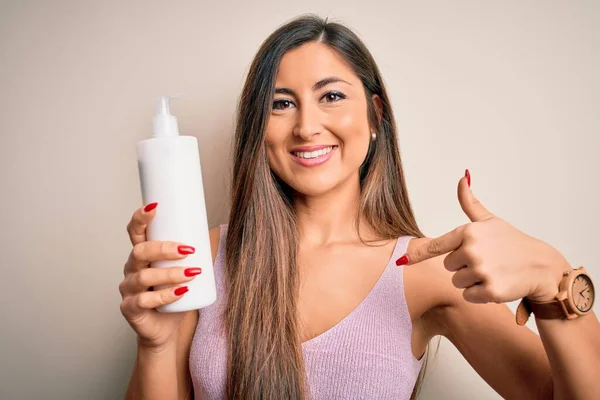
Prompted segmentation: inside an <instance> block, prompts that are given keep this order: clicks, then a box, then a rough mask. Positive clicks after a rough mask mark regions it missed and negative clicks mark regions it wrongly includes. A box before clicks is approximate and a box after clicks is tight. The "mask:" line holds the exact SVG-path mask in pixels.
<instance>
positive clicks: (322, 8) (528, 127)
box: [0, 0, 600, 399]
mask: <svg viewBox="0 0 600 400" xmlns="http://www.w3.org/2000/svg"><path fill="white" fill-rule="evenodd" d="M307 12H312V13H317V14H319V15H321V16H324V17H329V18H330V19H333V20H336V21H339V22H343V23H346V24H347V25H348V26H350V27H351V28H353V29H354V30H355V31H356V32H357V33H358V34H359V36H360V37H361V38H362V39H363V40H364V42H365V43H366V44H367V46H368V47H369V49H370V50H371V52H372V53H373V55H374V57H375V59H376V61H377V62H378V64H379V67H380V69H381V71H382V73H383V77H384V79H385V83H386V84H387V87H388V90H389V93H390V95H391V99H392V104H393V107H394V112H395V115H396V118H397V123H398V127H399V140H400V148H401V152H402V158H403V162H404V168H405V173H406V177H407V180H408V188H409V192H410V195H411V200H412V203H413V205H414V209H415V212H416V214H417V220H418V222H419V223H420V225H421V227H422V229H423V230H424V232H425V233H426V235H427V236H432V237H433V236H438V235H441V234H443V233H445V232H447V231H449V230H451V229H453V228H455V227H456V226H458V225H461V224H463V223H466V222H467V217H466V216H465V215H464V214H463V213H462V211H461V209H460V207H459V204H458V200H457V197H456V185H457V182H458V180H459V179H460V178H461V176H462V175H463V174H464V170H465V168H469V169H470V171H471V173H472V178H473V185H472V186H473V190H474V192H475V194H476V195H477V196H478V197H479V198H480V200H481V201H482V202H483V204H485V205H486V206H487V207H488V208H489V209H490V210H491V211H492V212H494V213H496V214H497V215H498V216H500V217H502V218H504V219H506V220H508V221H509V222H511V223H512V224H514V225H515V226H516V227H518V228H519V229H521V230H523V231H525V232H526V233H528V234H531V235H533V236H536V237H539V238H541V239H543V240H545V241H547V242H549V243H551V244H552V245H554V246H555V247H557V248H558V249H560V251H561V252H563V254H564V255H565V256H566V257H567V259H568V260H569V261H570V262H571V263H572V265H573V266H579V265H584V266H586V267H587V269H588V271H590V272H591V274H592V276H593V277H595V278H596V281H597V285H600V267H599V263H598V251H597V250H598V242H599V241H598V239H599V234H598V224H599V222H600V207H599V206H598V204H599V203H600V196H599V194H600V190H599V189H600V180H599V179H598V177H599V172H600V161H599V160H598V151H599V150H600V146H599V144H600V140H599V139H598V135H599V134H600V74H599V73H598V71H600V56H599V54H600V28H599V27H600V23H599V21H600V3H599V2H596V1H570V2H567V1H535V2H534V1H501V2H500V1H475V0H473V1H424V2H412V1H391V0H390V1H357V2H349V1H347V0H330V1H328V2H322V1H317V0H312V1H304V2H282V1H270V2H267V1H260V2H259V1H237V2H229V1H219V2H202V1H129V2H125V1H119V2H116V1H114V2H113V1H102V2H100V1H97V2H92V1H37V2H34V1H6V0H2V1H0V133H1V135H2V136H1V142H0V170H1V171H2V172H1V174H0V218H1V219H0V234H1V237H0V243H1V246H2V247H1V251H0V257H1V259H0V264H1V266H2V275H1V278H0V285H1V286H0V293H1V307H0V309H1V311H0V312H1V314H0V318H1V320H0V332H1V336H0V338H1V340H0V398H2V399H40V398H45V399H118V398H122V397H123V393H124V391H125V388H126V385H127V382H128V380H129V376H130V372H131V368H132V366H133V361H134V357H135V336H134V334H133V331H132V330H131V329H130V328H129V325H128V324H127V323H126V321H125V320H124V319H123V317H122V316H121V314H120V311H119V303H120V301H121V298H120V295H119V291H118V284H119V282H120V281H121V279H122V278H123V272H122V268H123V264H124V263H125V261H126V258H127V255H128V253H129V251H130V244H129V240H128V237H127V234H126V231H125V227H126V224H127V222H128V221H129V218H130V216H131V214H132V212H133V211H134V210H135V209H136V208H137V207H140V206H141V195H140V187H139V181H138V171H137V164H136V154H135V145H136V142H138V141H139V140H142V139H145V138H147V137H149V135H150V133H151V118H152V115H153V112H154V109H153V102H154V99H155V98H156V97H157V96H159V95H162V94H169V93H185V94H186V97H184V98H183V99H180V100H177V101H176V102H175V103H174V104H173V112H174V113H175V114H176V115H177V116H178V118H179V124H180V128H181V132H182V134H187V135H194V136H196V137H197V138H198V140H199V146H200V157H201V161H202V172H203V179H204V185H205V192H206V201H207V209H208V214H209V215H208V219H209V224H210V226H211V227H213V226H216V225H218V224H221V223H226V222H227V217H228V206H229V196H228V186H229V184H228V181H227V179H228V177H229V172H228V171H229V168H230V165H229V161H230V146H231V141H232V132H233V131H232V130H233V125H234V111H235V107H236V103H237V100H238V95H239V93H240V90H241V87H242V84H243V82H244V79H245V75H246V73H247V71H248V68H249V65H250V62H251V60H252V58H253V56H254V54H255V52H256V50H257V49H258V47H259V46H260V44H261V42H262V41H263V40H264V39H265V38H266V37H267V36H268V35H269V34H270V33H271V32H272V31H273V30H275V29H276V28H277V27H278V26H280V25H281V24H283V23H284V22H286V21H288V20H289V19H291V18H293V17H295V16H297V15H300V14H303V13H307ZM515 306H516V304H512V303H511V304H510V307H511V308H512V309H513V310H514V308H515ZM595 310H596V312H597V313H598V310H599V308H598V306H597V305H596V306H595ZM530 326H531V328H533V329H535V324H533V325H531V324H530ZM434 342H437V339H436V340H434ZM422 398H423V399H459V398H460V399H465V398H467V399H496V398H499V396H498V395H497V394H496V393H495V392H494V391H493V390H492V389H490V388H489V387H488V386H487V384H486V383H485V382H484V381H483V380H481V378H480V377H479V376H478V375H477V374H476V372H475V371H474V370H473V369H472V368H471V367H470V366H469V364H468V363H467V362H466V361H465V360H464V359H463V358H462V356H461V355H460V353H458V352H457V351H456V350H455V349H454V347H453V346H452V345H451V344H450V343H449V342H447V341H446V340H442V344H441V347H440V352H439V353H438V356H437V358H436V359H435V360H434V361H433V362H432V363H431V368H430V369H429V373H428V375H427V378H426V383H425V387H424V390H423V395H422Z"/></svg>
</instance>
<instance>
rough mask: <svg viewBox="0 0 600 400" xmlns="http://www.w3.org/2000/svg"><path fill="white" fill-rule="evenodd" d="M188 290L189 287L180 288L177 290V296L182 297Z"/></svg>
mask: <svg viewBox="0 0 600 400" xmlns="http://www.w3.org/2000/svg"><path fill="white" fill-rule="evenodd" d="M188 290H189V289H188V287H187V286H182V287H178V288H177V289H175V296H181V295H182V294H184V293H185V292H187V291H188Z"/></svg>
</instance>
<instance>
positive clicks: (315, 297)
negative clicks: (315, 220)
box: [298, 240, 396, 342]
mask: <svg viewBox="0 0 600 400" xmlns="http://www.w3.org/2000/svg"><path fill="white" fill-rule="evenodd" d="M395 245H396V240H392V241H387V243H385V242H384V243H383V244H378V246H377V247H372V246H371V247H369V246H364V245H362V246H335V247H330V248H321V249H302V250H301V251H300V252H299V254H298V267H299V271H300V273H299V276H300V292H299V297H298V319H299V322H300V332H301V341H302V342H305V341H308V340H311V339H313V338H315V337H317V336H319V335H321V334H323V333H324V332H326V331H328V330H329V329H331V328H333V327H334V326H336V325H337V324H338V323H340V322H341V321H342V320H343V319H344V318H346V317H347V316H349V315H350V314H351V313H352V312H353V311H354V310H355V309H356V308H357V307H358V306H359V305H360V304H361V303H362V302H363V301H364V300H365V299H366V298H367V296H369V294H370V292H371V290H372V289H373V288H374V287H375V285H376V284H377V282H378V280H379V279H380V278H381V276H382V274H383V272H384V270H385V269H386V267H388V265H389V264H390V262H392V263H393V261H394V260H392V253H393V252H394V249H395Z"/></svg>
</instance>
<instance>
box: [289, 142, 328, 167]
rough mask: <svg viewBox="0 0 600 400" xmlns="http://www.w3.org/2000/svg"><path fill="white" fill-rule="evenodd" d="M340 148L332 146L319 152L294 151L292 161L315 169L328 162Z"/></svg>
mask: <svg viewBox="0 0 600 400" xmlns="http://www.w3.org/2000/svg"><path fill="white" fill-rule="evenodd" d="M337 148H338V146H330V147H326V148H324V149H320V150H317V151H309V152H307V151H293V152H291V153H290V154H291V155H292V159H294V161H296V162H297V163H298V164H300V165H302V166H304V167H315V166H317V165H321V164H323V163H325V162H327V161H328V160H329V159H330V158H331V157H332V156H333V154H334V153H335V150H336V149H337Z"/></svg>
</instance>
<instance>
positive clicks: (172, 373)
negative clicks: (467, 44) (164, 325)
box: [125, 311, 198, 400]
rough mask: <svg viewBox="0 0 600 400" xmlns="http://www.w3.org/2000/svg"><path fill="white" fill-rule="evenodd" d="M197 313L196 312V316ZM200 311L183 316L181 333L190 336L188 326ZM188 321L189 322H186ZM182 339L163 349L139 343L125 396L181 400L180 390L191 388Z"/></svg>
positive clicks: (128, 397) (180, 334) (183, 391)
mask: <svg viewBox="0 0 600 400" xmlns="http://www.w3.org/2000/svg"><path fill="white" fill-rule="evenodd" d="M194 314H195V315H194ZM197 314H198V313H197V311H189V312H188V313H187V314H186V316H185V317H184V319H183V321H182V323H181V327H180V329H179V334H178V336H180V337H182V338H184V337H186V336H189V334H186V332H187V331H189V328H188V327H189V326H190V325H191V326H192V327H193V326H194V325H192V323H193V320H197ZM186 321H189V322H186ZM182 342H183V341H180V340H179V337H178V338H177V340H176V341H175V342H173V343H171V344H170V345H169V346H167V347H166V348H164V349H160V350H156V349H148V348H146V347H144V346H143V345H142V344H140V343H139V342H138V348H137V357H136V362H135V366H134V369H133V373H132V375H131V380H130V382H129V387H128V389H127V393H126V395H125V398H126V399H128V400H130V399H131V400H133V399H152V398H154V399H178V398H187V397H184V396H178V393H184V394H185V396H187V393H188V392H189V390H190V386H189V380H188V379H187V375H189V373H187V374H186V371H185V368H186V366H187V358H186V357H185V353H186V350H185V347H186V346H183V345H180V344H183V343H182Z"/></svg>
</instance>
